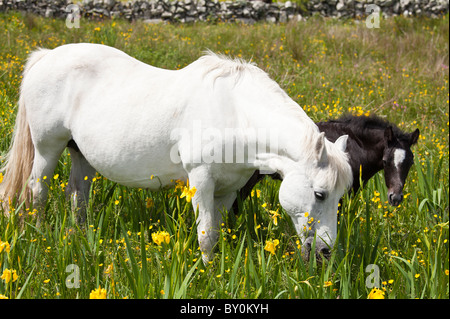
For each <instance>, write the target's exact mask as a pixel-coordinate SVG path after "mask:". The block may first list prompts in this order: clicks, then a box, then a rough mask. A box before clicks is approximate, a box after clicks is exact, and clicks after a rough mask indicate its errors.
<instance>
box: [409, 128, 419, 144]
mask: <svg viewBox="0 0 450 319" xmlns="http://www.w3.org/2000/svg"><path fill="white" fill-rule="evenodd" d="M419 135H420V131H419V129H418V128H416V130H415V131H414V132H412V133H411V134H410V137H409V143H410V144H411V145H414V144H416V143H417V141H418V140H419Z"/></svg>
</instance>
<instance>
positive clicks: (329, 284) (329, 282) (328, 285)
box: [323, 281, 333, 288]
mask: <svg viewBox="0 0 450 319" xmlns="http://www.w3.org/2000/svg"><path fill="white" fill-rule="evenodd" d="M330 286H333V283H332V282H331V281H325V283H324V284H323V287H324V288H326V287H330Z"/></svg>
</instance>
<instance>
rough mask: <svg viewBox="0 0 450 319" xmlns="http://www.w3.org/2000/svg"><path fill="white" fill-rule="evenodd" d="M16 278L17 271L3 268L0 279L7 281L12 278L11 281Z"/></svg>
mask: <svg viewBox="0 0 450 319" xmlns="http://www.w3.org/2000/svg"><path fill="white" fill-rule="evenodd" d="M17 278H19V276H17V273H16V271H15V270H14V269H8V268H6V269H5V270H3V274H2V276H1V277H0V279H3V280H4V281H5V283H6V284H7V283H9V282H10V281H11V279H12V282H14V281H16V280H17Z"/></svg>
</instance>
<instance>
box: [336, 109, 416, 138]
mask: <svg viewBox="0 0 450 319" xmlns="http://www.w3.org/2000/svg"><path fill="white" fill-rule="evenodd" d="M329 123H333V124H336V125H337V126H338V127H340V128H341V129H348V130H351V131H352V132H353V133H354V134H355V135H356V136H359V137H364V136H370V135H373V134H372V133H373V131H378V133H383V132H384V131H385V130H386V128H388V127H391V128H392V131H393V132H394V135H395V136H396V137H397V138H398V139H400V140H408V134H407V133H405V132H403V131H402V130H400V129H399V128H398V127H397V126H396V125H395V124H393V123H391V122H389V121H387V120H385V119H383V118H381V117H379V116H376V115H370V116H355V115H344V116H342V117H340V118H338V119H336V120H331V121H329Z"/></svg>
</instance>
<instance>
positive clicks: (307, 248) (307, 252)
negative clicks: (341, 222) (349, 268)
mask: <svg viewBox="0 0 450 319" xmlns="http://www.w3.org/2000/svg"><path fill="white" fill-rule="evenodd" d="M313 243H314V237H308V238H306V240H305V242H304V243H303V246H302V254H303V258H305V259H306V260H309V258H310V256H311V249H312V246H313ZM315 255H316V260H317V261H319V262H320V261H322V259H323V258H325V259H330V257H331V248H330V246H329V245H328V244H327V243H325V242H323V241H322V240H320V239H317V240H316V243H315Z"/></svg>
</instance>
